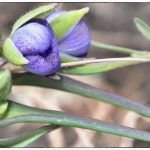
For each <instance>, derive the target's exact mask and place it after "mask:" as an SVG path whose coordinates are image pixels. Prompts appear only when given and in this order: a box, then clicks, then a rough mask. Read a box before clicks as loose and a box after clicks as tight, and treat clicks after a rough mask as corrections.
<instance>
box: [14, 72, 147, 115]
mask: <svg viewBox="0 0 150 150" xmlns="http://www.w3.org/2000/svg"><path fill="white" fill-rule="evenodd" d="M59 76H60V79H59V80H55V79H52V78H47V77H42V76H38V75H33V74H31V73H23V74H14V76H13V79H14V80H13V84H14V85H27V86H30V85H31V86H39V87H45V88H53V89H58V90H62V91H66V92H70V93H75V94H78V95H82V96H85V97H89V98H92V99H95V100H99V101H103V102H105V103H109V104H112V105H115V106H118V107H122V108H124V109H128V110H131V111H134V112H136V113H139V114H140V115H143V116H146V117H150V107H148V106H144V105H142V104H139V103H136V102H134V101H132V100H129V99H127V98H124V97H121V96H118V95H115V94H112V93H110V92H107V91H104V90H102V89H99V88H96V87H93V86H91V85H88V84H85V83H83V82H80V81H77V80H74V79H71V78H69V77H65V76H61V75H59Z"/></svg>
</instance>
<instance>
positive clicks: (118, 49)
mask: <svg viewBox="0 0 150 150" xmlns="http://www.w3.org/2000/svg"><path fill="white" fill-rule="evenodd" d="M91 46H93V47H96V48H102V49H106V50H109V51H112V52H119V53H124V54H128V55H134V54H137V55H140V54H141V55H143V54H145V53H148V52H145V51H138V50H135V49H130V48H124V47H120V46H114V45H110V44H105V43H101V42H96V41H91ZM149 55H150V53H149Z"/></svg>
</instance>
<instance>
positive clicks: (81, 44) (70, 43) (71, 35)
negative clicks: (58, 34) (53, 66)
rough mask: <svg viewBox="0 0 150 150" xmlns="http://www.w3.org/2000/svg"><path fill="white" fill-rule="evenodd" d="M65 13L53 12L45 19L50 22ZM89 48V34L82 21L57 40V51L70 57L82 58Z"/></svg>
mask: <svg viewBox="0 0 150 150" xmlns="http://www.w3.org/2000/svg"><path fill="white" fill-rule="evenodd" d="M64 12H65V11H55V12H53V13H51V14H50V15H48V16H47V17H46V18H45V19H46V20H47V21H48V22H51V21H52V20H53V19H55V18H56V17H57V16H59V15H60V14H63V13H64ZM89 47H90V33H89V29H88V26H87V24H86V23H85V22H84V21H83V19H81V20H79V21H78V22H76V23H75V24H74V25H73V26H72V27H71V28H70V29H69V30H68V31H67V33H65V35H64V36H63V37H62V39H61V40H59V51H61V52H65V53H67V54H69V55H72V56H79V57H83V56H86V54H87V53H88V49H89Z"/></svg>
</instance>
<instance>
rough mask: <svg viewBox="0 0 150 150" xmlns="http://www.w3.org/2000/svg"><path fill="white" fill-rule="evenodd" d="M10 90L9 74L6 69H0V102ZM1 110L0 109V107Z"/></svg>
mask: <svg viewBox="0 0 150 150" xmlns="http://www.w3.org/2000/svg"><path fill="white" fill-rule="evenodd" d="M10 90H11V74H10V72H9V71H8V70H4V71H0V102H2V101H3V99H5V98H6V97H7V95H8V94H9V92H10ZM0 110H1V109H0Z"/></svg>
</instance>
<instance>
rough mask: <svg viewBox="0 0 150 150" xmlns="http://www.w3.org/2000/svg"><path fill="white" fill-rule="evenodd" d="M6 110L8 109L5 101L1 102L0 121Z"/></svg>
mask: <svg viewBox="0 0 150 150" xmlns="http://www.w3.org/2000/svg"><path fill="white" fill-rule="evenodd" d="M7 108H8V102H7V101H6V100H3V102H2V103H0V119H2V118H3V116H4V115H5V112H6V111H7Z"/></svg>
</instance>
